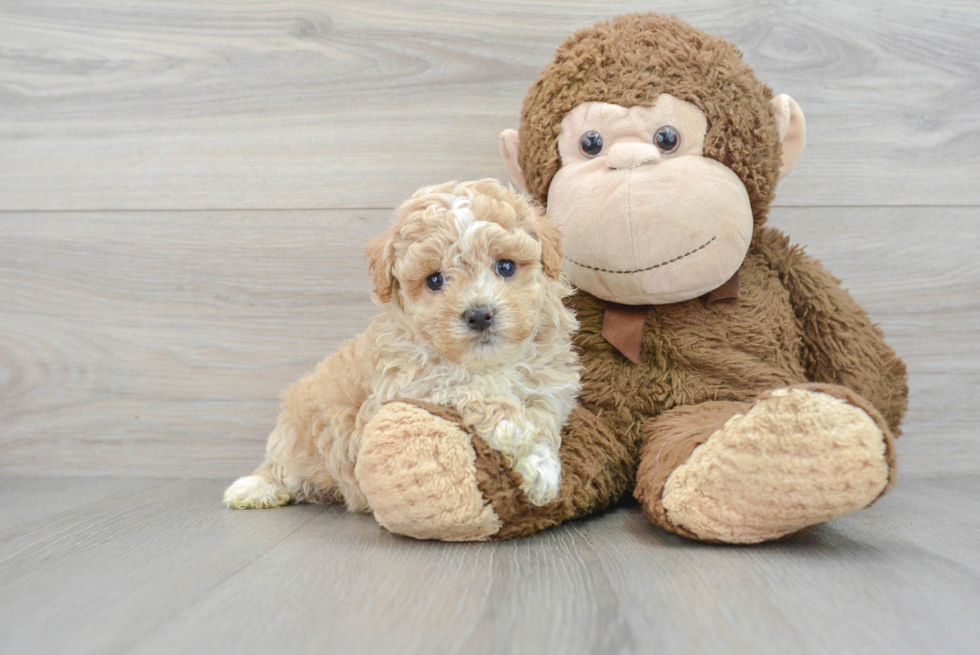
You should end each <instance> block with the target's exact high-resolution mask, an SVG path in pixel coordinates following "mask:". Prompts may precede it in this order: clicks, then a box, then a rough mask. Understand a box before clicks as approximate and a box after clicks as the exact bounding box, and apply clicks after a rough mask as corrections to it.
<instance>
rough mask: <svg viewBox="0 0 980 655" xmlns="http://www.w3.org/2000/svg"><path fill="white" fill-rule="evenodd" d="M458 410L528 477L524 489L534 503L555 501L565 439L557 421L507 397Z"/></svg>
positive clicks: (492, 445) (515, 468)
mask: <svg viewBox="0 0 980 655" xmlns="http://www.w3.org/2000/svg"><path fill="white" fill-rule="evenodd" d="M457 409H458V410H459V412H460V415H461V417H462V419H463V424H464V425H466V426H467V427H469V428H471V429H473V431H474V432H476V434H477V436H479V437H480V438H481V439H483V440H484V441H485V442H486V444H487V445H488V446H490V447H491V448H493V449H494V450H497V451H499V452H501V453H503V455H504V456H505V457H506V458H507V462H508V463H509V464H510V466H511V468H513V469H514V471H516V472H517V473H520V474H521V477H522V478H523V479H524V480H523V482H522V484H521V490H522V491H524V493H526V494H527V497H528V500H530V502H531V504H533V505H546V504H548V503H549V502H551V501H552V500H554V498H555V496H557V495H558V487H559V485H560V484H561V460H560V459H559V458H558V447H557V444H559V443H560V442H561V438H560V436H559V435H558V434H557V430H558V426H557V425H552V423H553V421H551V420H544V421H541V422H538V421H535V420H534V418H535V417H536V413H535V412H526V411H524V409H523V408H522V407H521V406H520V405H518V404H516V403H513V402H510V401H507V400H505V401H502V402H499V403H494V402H491V401H489V400H486V401H483V402H480V403H467V404H465V405H463V406H458V407H457ZM541 418H546V417H541ZM540 423H544V425H541V424H540ZM550 432H556V434H550Z"/></svg>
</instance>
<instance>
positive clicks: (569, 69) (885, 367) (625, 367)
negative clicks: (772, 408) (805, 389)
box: [475, 14, 908, 538]
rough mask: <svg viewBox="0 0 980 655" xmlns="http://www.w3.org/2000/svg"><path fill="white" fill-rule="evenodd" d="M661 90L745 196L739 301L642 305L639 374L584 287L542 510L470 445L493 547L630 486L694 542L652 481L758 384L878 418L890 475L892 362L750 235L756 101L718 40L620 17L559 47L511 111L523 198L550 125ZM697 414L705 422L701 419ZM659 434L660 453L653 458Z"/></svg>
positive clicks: (731, 52)
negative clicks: (799, 387) (818, 386)
mask: <svg viewBox="0 0 980 655" xmlns="http://www.w3.org/2000/svg"><path fill="white" fill-rule="evenodd" d="M661 93H669V94H671V95H674V96H676V97H677V98H680V99H682V100H685V101H688V102H691V103H693V104H694V105H696V106H697V107H699V108H701V109H702V110H703V111H704V112H705V114H706V115H707V117H708V130H707V134H706V137H705V146H704V155H705V156H706V157H710V158H712V159H715V160H717V161H719V162H721V163H723V164H724V165H725V166H727V167H729V168H730V169H731V170H732V171H734V172H735V173H736V174H737V175H738V176H739V178H740V179H741V180H742V182H743V183H744V184H745V187H746V189H747V190H748V193H749V197H750V200H751V202H752V209H753V216H754V219H755V225H756V233H755V236H754V238H753V241H752V244H751V247H750V249H749V252H748V255H747V256H746V258H745V261H744V263H743V264H742V267H741V269H740V270H739V275H740V281H741V297H740V298H739V299H737V300H726V301H719V302H714V303H711V304H708V303H705V302H704V301H703V300H701V299H695V300H690V301H687V302H682V303H675V304H669V305H658V306H653V307H651V308H650V312H649V315H648V318H647V324H646V328H645V332H644V336H643V349H642V353H643V354H642V358H641V362H640V364H639V365H633V364H632V363H630V362H629V361H627V360H626V359H625V357H623V355H622V354H621V353H619V352H618V351H617V350H616V349H615V348H614V347H613V346H612V345H610V344H609V343H608V342H607V341H606V340H605V339H604V338H603V337H602V335H601V330H602V319H603V314H604V311H605V308H606V305H605V303H603V302H602V301H600V300H598V299H596V298H594V297H593V296H590V295H589V294H587V293H584V292H579V294H578V295H576V296H575V297H573V298H572V299H571V300H570V304H571V306H572V307H573V308H574V309H575V311H576V313H577V315H578V318H579V321H580V323H581V328H580V330H579V333H578V335H577V336H576V339H575V344H576V346H578V347H579V348H581V349H582V352H583V357H582V361H583V364H584V366H585V370H584V372H583V378H582V380H583V388H582V394H581V407H580V408H579V409H578V410H577V412H575V413H574V414H573V415H572V418H571V420H570V422H569V424H568V426H567V427H566V430H565V433H564V435H563V446H562V465H563V469H564V475H565V476H566V477H565V479H563V481H562V487H561V491H560V493H559V497H558V499H557V500H556V501H555V503H553V504H552V505H550V506H548V507H544V508H530V507H529V506H528V504H527V502H526V500H524V499H522V498H521V496H520V494H517V493H514V491H513V489H514V487H515V485H514V483H513V481H511V480H508V478H507V476H506V475H503V471H504V469H505V468H506V467H505V465H504V464H502V463H501V462H500V459H501V458H500V457H499V456H498V455H497V454H496V453H494V452H492V451H488V449H486V448H484V447H481V445H479V444H476V446H475V447H476V450H477V461H476V467H477V471H478V474H477V475H478V479H479V480H480V482H479V485H480V488H481V490H483V492H484V495H485V496H486V497H487V498H488V499H490V500H491V502H492V504H493V507H494V510H495V512H496V513H497V515H498V516H499V517H500V518H501V519H502V520H503V522H504V527H503V529H502V530H501V532H500V533H499V534H498V535H497V537H498V538H505V537H510V536H521V535H526V534H529V533H531V532H534V531H535V530H538V529H541V528H543V527H547V526H549V525H554V524H556V523H558V522H560V521H562V520H565V519H568V518H572V517H576V516H583V515H586V514H588V513H590V512H592V511H594V510H595V509H597V508H601V507H604V506H606V505H608V504H609V503H611V502H613V501H615V500H616V499H617V498H619V497H620V496H621V495H623V494H624V493H626V491H628V488H629V485H630V484H631V483H632V480H633V479H634V477H635V476H638V477H637V489H636V495H637V497H638V498H639V500H640V501H641V503H642V504H643V505H644V509H645V511H646V512H647V514H648V515H649V516H650V518H651V519H652V520H654V521H655V522H657V523H659V524H660V525H662V526H664V527H666V528H667V529H669V530H672V531H674V532H678V533H680V534H684V535H685V536H690V537H696V536H697V535H694V534H691V533H690V532H688V531H686V530H685V529H684V528H683V527H681V526H676V525H673V524H671V523H670V522H669V521H668V520H667V518H666V515H665V514H664V513H663V509H662V505H661V504H660V494H661V492H662V490H663V484H664V482H665V481H666V479H667V477H668V476H669V475H670V473H671V472H672V471H673V470H674V469H675V468H676V467H677V466H679V465H680V464H681V463H683V462H684V461H686V460H687V458H688V456H689V455H690V454H691V453H692V452H693V450H694V449H695V448H696V447H697V446H698V445H699V444H701V443H703V442H704V441H705V440H707V439H708V438H709V437H710V436H711V434H712V433H713V432H715V431H716V430H717V429H718V428H720V427H721V425H722V424H723V423H724V420H725V419H727V418H728V417H730V416H731V415H732V413H734V411H733V407H745V408H747V407H749V406H750V405H751V403H752V401H753V400H755V399H756V398H757V397H759V396H760V395H763V394H766V393H768V392H769V391H770V390H772V389H776V388H779V387H786V386H791V385H796V384H801V383H806V382H823V383H830V384H832V385H840V386H839V387H836V388H837V391H836V392H835V395H839V396H841V397H846V399H847V400H848V401H849V402H851V403H852V404H854V405H856V406H858V407H861V408H867V409H868V410H869V412H870V413H871V415H872V416H873V417H879V414H878V412H880V416H883V417H884V421H883V424H887V426H886V425H882V428H883V432H884V434H885V441H886V443H887V444H889V446H888V464H889V466H890V470H891V478H892V479H893V478H894V470H895V467H894V464H895V460H894V451H893V449H892V447H891V439H892V437H891V434H889V430H890V431H891V433H892V434H894V435H896V436H897V435H898V434H899V429H898V426H899V422H900V420H901V418H902V416H903V414H904V412H905V409H906V399H907V395H908V387H907V385H906V372H905V365H904V364H903V363H902V361H901V360H900V359H898V358H897V357H896V356H895V353H894V351H893V350H892V349H891V348H889V347H888V346H887V345H886V344H885V343H884V340H883V335H882V332H881V330H880V329H879V328H878V327H876V326H875V325H873V324H872V323H871V321H870V320H869V319H868V316H867V314H866V313H865V311H864V310H863V309H862V308H861V307H860V306H859V305H858V304H857V303H856V302H854V300H853V299H852V298H851V297H850V295H849V294H848V293H847V292H846V291H844V290H843V289H841V288H840V286H839V282H840V281H839V280H837V279H836V278H834V277H833V276H831V275H830V274H829V273H827V272H826V271H825V270H824V269H823V267H822V266H821V265H820V263H819V262H817V261H816V260H814V259H812V258H810V257H808V256H806V255H805V254H803V252H802V250H801V249H800V248H798V247H797V246H794V245H792V244H790V242H789V239H788V238H787V237H786V236H784V235H783V234H781V233H780V232H778V231H776V230H773V229H770V228H764V227H762V225H763V223H764V222H765V220H766V217H767V212H768V209H769V204H770V202H771V201H772V199H773V196H774V193H775V187H776V182H777V179H778V172H779V163H780V147H779V137H778V133H777V128H776V124H775V121H774V119H773V116H772V113H771V110H770V108H769V100H770V99H771V98H772V91H771V90H770V89H769V87H768V86H766V85H765V84H763V83H762V82H761V81H759V80H758V79H757V78H756V77H755V75H754V74H753V73H752V70H751V69H750V68H749V67H748V66H747V65H746V64H745V63H744V62H743V61H742V57H741V53H740V52H739V50H738V49H737V48H736V47H735V46H734V45H732V44H731V43H729V42H727V41H725V40H724V39H722V38H720V37H715V36H711V35H708V34H705V33H704V32H701V31H699V30H697V29H695V28H693V27H691V26H690V25H688V24H686V23H684V22H683V21H680V20H678V19H676V18H673V17H667V16H660V15H657V14H634V15H628V16H621V17H618V18H615V19H612V20H610V21H608V22H605V23H600V24H598V25H595V26H593V27H590V28H587V29H584V30H581V31H579V32H578V33H577V34H575V35H574V36H572V37H571V38H569V39H568V40H567V41H566V42H565V43H564V44H563V45H562V46H561V47H560V48H559V49H558V51H557V54H556V56H555V60H554V61H553V62H552V63H551V64H549V65H548V66H547V67H545V69H544V70H543V71H542V72H541V74H540V75H539V76H538V78H537V79H536V80H535V82H534V84H533V85H532V86H531V88H530V90H529V92H528V94H527V98H526V99H525V101H524V108H523V110H522V113H521V130H520V133H521V148H520V153H519V157H520V163H521V167H522V170H523V172H524V175H525V180H526V182H527V187H528V190H529V191H530V192H532V193H534V194H535V195H536V197H537V198H538V199H539V200H540V201H542V202H544V201H546V199H547V195H548V188H549V185H550V183H551V179H552V177H553V176H554V175H555V173H556V172H557V171H558V169H559V168H560V167H561V159H560V157H559V154H558V148H557V137H558V134H559V132H560V130H561V121H562V119H563V118H564V117H565V115H566V114H567V113H568V112H569V111H571V110H572V109H573V108H575V107H576V106H578V105H579V104H581V103H583V102H588V101H603V102H611V103H615V104H619V105H622V106H624V107H631V106H634V105H642V104H650V103H652V101H653V100H654V99H656V97H657V96H658V95H659V94H661ZM841 387H846V389H842V388H841ZM855 392H856V393H855ZM713 407H714V408H715V410H717V411H716V412H715V413H718V415H719V419H718V421H710V420H706V419H708V418H710V415H711V413H712V411H713V410H712V408H713ZM875 408H876V409H877V411H875ZM691 413H695V414H699V415H703V416H701V417H700V418H701V419H705V420H702V421H699V422H698V427H696V428H694V429H691V426H690V425H687V424H686V423H685V421H683V420H682V419H683V417H684V416H687V415H689V414H691ZM682 415H683V416H682ZM678 421H680V423H679V424H678V425H674V423H676V422H678ZM683 426H686V427H683ZM665 439H667V440H669V447H668V448H666V449H661V445H662V442H663V441H664V440H665ZM644 443H645V444H646V447H645V450H644V452H647V453H648V454H649V451H650V449H656V451H657V452H655V453H653V459H652V461H650V460H648V459H647V458H644V465H643V466H640V460H641V446H642V445H643V444H644ZM657 455H659V458H658V457H657ZM638 467H639V473H638V474H636V473H635V472H636V471H637V468H638Z"/></svg>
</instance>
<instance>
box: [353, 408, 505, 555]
mask: <svg viewBox="0 0 980 655" xmlns="http://www.w3.org/2000/svg"><path fill="white" fill-rule="evenodd" d="M475 460H476V453H475V452H474V450H473V446H472V443H471V436H470V435H469V434H468V433H467V432H465V431H464V430H462V429H461V428H460V427H459V425H458V424H456V423H454V422H452V421H449V420H447V419H445V418H441V417H439V416H436V415H434V414H432V413H430V412H429V411H427V410H426V409H424V408H422V407H418V406H416V405H411V404H408V403H401V402H395V403H389V404H387V405H385V406H384V407H382V408H381V411H380V412H378V414H377V415H376V416H375V417H374V418H373V419H371V421H370V422H369V423H368V424H367V425H366V426H365V428H364V441H363V443H362V445H361V450H360V453H359V454H358V458H357V465H356V467H355V469H354V475H355V476H356V478H357V482H358V484H359V485H360V486H361V490H362V491H363V492H364V495H365V496H366V497H367V499H368V502H369V503H370V505H371V508H372V509H373V510H374V518H375V519H377V521H378V523H380V524H381V525H382V526H384V527H385V528H387V529H388V530H390V531H391V532H394V533H395V534H401V535H405V536H408V537H414V538H416V539H440V540H442V541H483V540H486V539H488V538H490V537H491V536H493V535H494V534H496V533H497V532H498V531H499V530H500V527H501V521H500V519H499V518H497V515H496V514H495V513H494V511H493V508H492V507H491V506H490V504H489V502H487V500H486V499H485V498H484V497H483V494H482V493H481V492H480V489H479V488H478V487H477V484H476V467H475V466H474V462H475Z"/></svg>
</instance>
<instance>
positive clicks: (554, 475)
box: [514, 445, 561, 505]
mask: <svg viewBox="0 0 980 655" xmlns="http://www.w3.org/2000/svg"><path fill="white" fill-rule="evenodd" d="M514 470H515V471H517V472H518V473H520V474H521V476H522V477H523V478H524V482H523V483H522V484H521V490H522V491H524V493H526V494H527V498H528V500H530V501H531V504H532V505H547V504H548V503H550V502H551V501H552V500H554V499H555V496H557V495H558V487H559V486H560V485H561V461H559V459H558V457H557V455H556V454H555V453H553V452H552V451H551V450H550V449H548V448H547V447H546V446H541V445H538V446H535V447H534V448H533V449H532V450H531V453H530V454H529V455H527V456H526V457H524V458H522V459H519V460H518V461H517V462H515V464H514Z"/></svg>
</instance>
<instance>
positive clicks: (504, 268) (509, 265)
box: [497, 259, 517, 277]
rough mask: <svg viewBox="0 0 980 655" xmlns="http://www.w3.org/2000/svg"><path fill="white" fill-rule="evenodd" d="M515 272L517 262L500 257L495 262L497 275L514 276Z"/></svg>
mask: <svg viewBox="0 0 980 655" xmlns="http://www.w3.org/2000/svg"><path fill="white" fill-rule="evenodd" d="M516 272H517V264H515V263H514V262H512V261H511V260H509V259H501V260H500V261H499V262H497V275H499V276H500V277H514V273H516Z"/></svg>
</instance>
